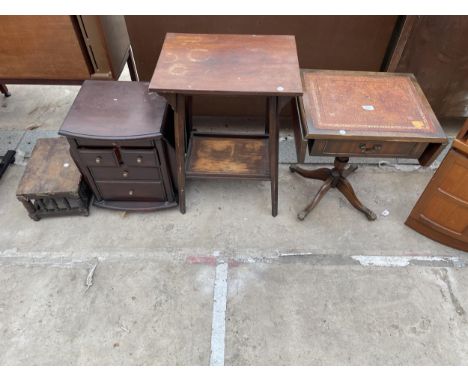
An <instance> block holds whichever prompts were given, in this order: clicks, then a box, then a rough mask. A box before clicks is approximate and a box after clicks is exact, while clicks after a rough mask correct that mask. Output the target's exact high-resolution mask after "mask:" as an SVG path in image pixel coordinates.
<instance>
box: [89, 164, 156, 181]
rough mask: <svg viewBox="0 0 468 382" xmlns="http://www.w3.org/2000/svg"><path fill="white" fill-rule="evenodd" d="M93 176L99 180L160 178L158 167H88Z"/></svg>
mask: <svg viewBox="0 0 468 382" xmlns="http://www.w3.org/2000/svg"><path fill="white" fill-rule="evenodd" d="M89 170H90V171H91V174H92V175H93V178H94V179H95V180H97V181H99V180H148V181H152V180H161V171H160V169H159V168H158V167H119V168H104V167H90V168H89Z"/></svg>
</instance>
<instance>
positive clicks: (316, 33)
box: [125, 15, 398, 116]
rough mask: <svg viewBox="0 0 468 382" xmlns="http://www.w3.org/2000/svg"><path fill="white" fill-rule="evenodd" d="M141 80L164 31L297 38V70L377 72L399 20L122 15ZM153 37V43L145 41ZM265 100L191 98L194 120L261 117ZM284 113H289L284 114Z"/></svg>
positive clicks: (146, 76) (152, 62) (148, 71)
mask: <svg viewBox="0 0 468 382" xmlns="http://www.w3.org/2000/svg"><path fill="white" fill-rule="evenodd" d="M125 19H126V21H127V29H128V33H129V35H130V40H131V43H132V48H133V50H134V54H135V61H136V63H137V67H138V72H139V74H140V78H141V80H143V81H149V80H150V79H151V76H152V75H153V72H154V67H155V65H156V61H157V59H158V57H159V54H160V52H161V48H162V45H163V43H164V38H165V35H166V33H168V32H181V33H219V34H226V33H236V34H257V35H271V34H273V35H291V36H295V38H296V44H297V52H298V59H299V66H300V67H301V68H321V69H333V70H366V71H379V70H381V67H382V63H383V61H384V57H385V54H386V51H387V47H388V45H389V41H390V39H391V37H392V34H393V31H394V29H395V23H396V21H397V19H398V16H394V15H389V16H369V15H368V16H349V15H347V16H317V15H313V16H312V15H307V16H261V15H256V16H233V15H230V16H168V15H164V16H155V15H152V16H125ZM148 36H151V38H148ZM264 103H265V99H264V98H263V97H258V98H255V99H250V98H244V97H233V98H232V99H229V101H228V102H226V100H224V99H222V98H219V97H216V96H196V97H194V107H193V110H194V113H195V115H227V114H228V115H242V116H246V115H247V116H250V115H257V116H262V115H263V105H264ZM284 112H288V113H289V110H284Z"/></svg>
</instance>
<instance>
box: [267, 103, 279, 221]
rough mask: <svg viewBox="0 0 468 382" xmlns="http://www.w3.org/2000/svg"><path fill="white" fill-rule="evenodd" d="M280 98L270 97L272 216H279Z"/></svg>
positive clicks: (269, 128)
mask: <svg viewBox="0 0 468 382" xmlns="http://www.w3.org/2000/svg"><path fill="white" fill-rule="evenodd" d="M278 114H279V111H278V97H268V130H269V139H268V141H269V151H270V152H269V154H270V155H269V157H270V158H269V160H270V177H271V214H272V215H273V216H276V215H278V146H279V127H278Z"/></svg>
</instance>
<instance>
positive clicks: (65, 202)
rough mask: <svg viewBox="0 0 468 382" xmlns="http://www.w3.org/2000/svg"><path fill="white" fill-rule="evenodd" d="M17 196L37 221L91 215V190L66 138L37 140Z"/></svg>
mask: <svg viewBox="0 0 468 382" xmlns="http://www.w3.org/2000/svg"><path fill="white" fill-rule="evenodd" d="M16 197H17V198H18V200H19V201H20V202H21V203H23V205H24V207H25V208H26V210H27V211H28V214H29V216H30V217H31V218H32V219H33V220H40V218H42V217H45V216H65V215H85V216H87V215H88V213H89V212H88V204H89V200H90V193H89V189H88V188H87V187H86V185H85V184H84V183H83V182H82V177H81V174H80V172H79V171H78V169H77V167H76V165H75V163H74V162H73V160H72V158H71V156H70V153H69V145H68V143H67V140H66V139H65V138H44V139H38V140H37V143H36V146H35V147H34V150H33V152H32V154H31V158H30V159H29V162H28V164H27V166H26V168H25V171H24V174H23V177H22V178H21V180H20V182H19V185H18V188H17V191H16Z"/></svg>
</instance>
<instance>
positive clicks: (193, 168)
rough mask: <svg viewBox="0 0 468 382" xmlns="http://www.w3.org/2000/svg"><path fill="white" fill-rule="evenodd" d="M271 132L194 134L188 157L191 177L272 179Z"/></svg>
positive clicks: (187, 170) (187, 164)
mask: <svg viewBox="0 0 468 382" xmlns="http://www.w3.org/2000/svg"><path fill="white" fill-rule="evenodd" d="M268 142H269V141H268V136H267V135H214V134H200V133H194V134H193V135H192V137H191V141H190V147H189V150H188V155H187V160H186V176H187V177H188V178H245V179H260V180H270V179H271V177H270V161H269V150H268Z"/></svg>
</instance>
